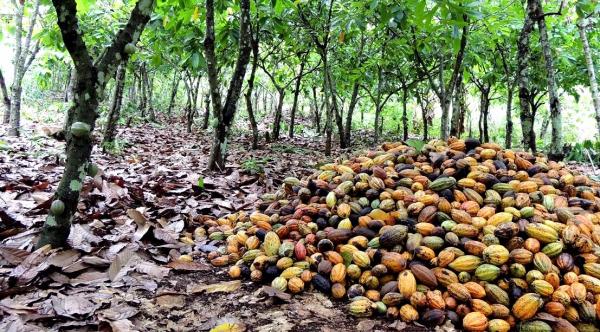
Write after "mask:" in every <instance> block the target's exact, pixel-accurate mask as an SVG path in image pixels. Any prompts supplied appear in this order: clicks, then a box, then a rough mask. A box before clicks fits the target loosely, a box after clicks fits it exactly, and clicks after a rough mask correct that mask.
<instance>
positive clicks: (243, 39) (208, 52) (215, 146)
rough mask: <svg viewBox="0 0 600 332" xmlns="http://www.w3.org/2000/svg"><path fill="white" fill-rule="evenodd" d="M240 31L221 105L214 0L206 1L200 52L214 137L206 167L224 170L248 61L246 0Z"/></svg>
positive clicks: (248, 34) (248, 7) (242, 1)
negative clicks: (206, 78)
mask: <svg viewBox="0 0 600 332" xmlns="http://www.w3.org/2000/svg"><path fill="white" fill-rule="evenodd" d="M239 20H240V33H239V47H238V57H237V60H236V63H235V68H234V70H233V74H232V75H231V79H230V81H229V88H228V89H227V96H226V98H225V104H222V103H221V92H220V91H219V77H218V63H217V58H216V55H215V6H214V0H206V36H205V38H204V54H205V59H206V68H207V73H208V83H209V87H210V95H211V100H212V108H213V114H214V117H215V119H216V120H217V124H216V128H215V137H214V140H213V143H212V147H211V151H210V158H209V161H208V169H210V170H224V169H225V157H226V155H227V137H228V136H229V129H230V127H231V125H232V123H233V118H234V117H235V113H236V111H237V101H238V99H239V98H240V94H241V91H242V85H243V82H244V80H243V78H244V75H245V74H246V66H247V65H248V62H250V52H251V51H252V48H251V45H250V40H251V31H250V0H240V18H239Z"/></svg>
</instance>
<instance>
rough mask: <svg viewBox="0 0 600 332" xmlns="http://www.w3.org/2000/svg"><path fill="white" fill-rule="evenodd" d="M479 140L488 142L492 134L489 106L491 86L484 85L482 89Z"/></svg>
mask: <svg viewBox="0 0 600 332" xmlns="http://www.w3.org/2000/svg"><path fill="white" fill-rule="evenodd" d="M479 103H480V104H479V141H480V142H482V143H483V142H485V143H488V142H489V141H490V134H489V129H488V118H489V107H490V88H489V86H484V87H483V89H482V90H481V96H480V100H479Z"/></svg>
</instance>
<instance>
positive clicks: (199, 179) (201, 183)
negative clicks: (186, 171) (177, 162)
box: [198, 177, 204, 190]
mask: <svg viewBox="0 0 600 332" xmlns="http://www.w3.org/2000/svg"><path fill="white" fill-rule="evenodd" d="M198 187H199V188H200V189H202V190H204V178H203V177H199V178H198Z"/></svg>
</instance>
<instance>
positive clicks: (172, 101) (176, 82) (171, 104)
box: [167, 71, 181, 118]
mask: <svg viewBox="0 0 600 332" xmlns="http://www.w3.org/2000/svg"><path fill="white" fill-rule="evenodd" d="M180 80H181V78H180V77H179V72H177V71H175V74H174V75H173V84H172V87H171V98H169V107H167V117H169V118H171V111H172V110H173V107H174V106H175V99H176V97H177V90H178V89H179V81H180Z"/></svg>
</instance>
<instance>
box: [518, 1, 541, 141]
mask: <svg viewBox="0 0 600 332" xmlns="http://www.w3.org/2000/svg"><path fill="white" fill-rule="evenodd" d="M534 1H536V0H528V1H527V14H526V15H525V22H524V23H523V29H521V34H520V35H519V39H518V42H517V79H516V80H517V84H518V86H519V105H520V107H521V113H520V114H519V117H520V119H521V127H522V132H523V149H525V150H531V151H532V152H536V146H535V131H534V129H533V122H534V117H533V112H532V110H531V105H530V104H529V99H530V90H529V59H530V48H529V37H530V35H531V32H532V31H533V25H534V22H533V17H534V15H535V12H534V8H535V7H534Z"/></svg>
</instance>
